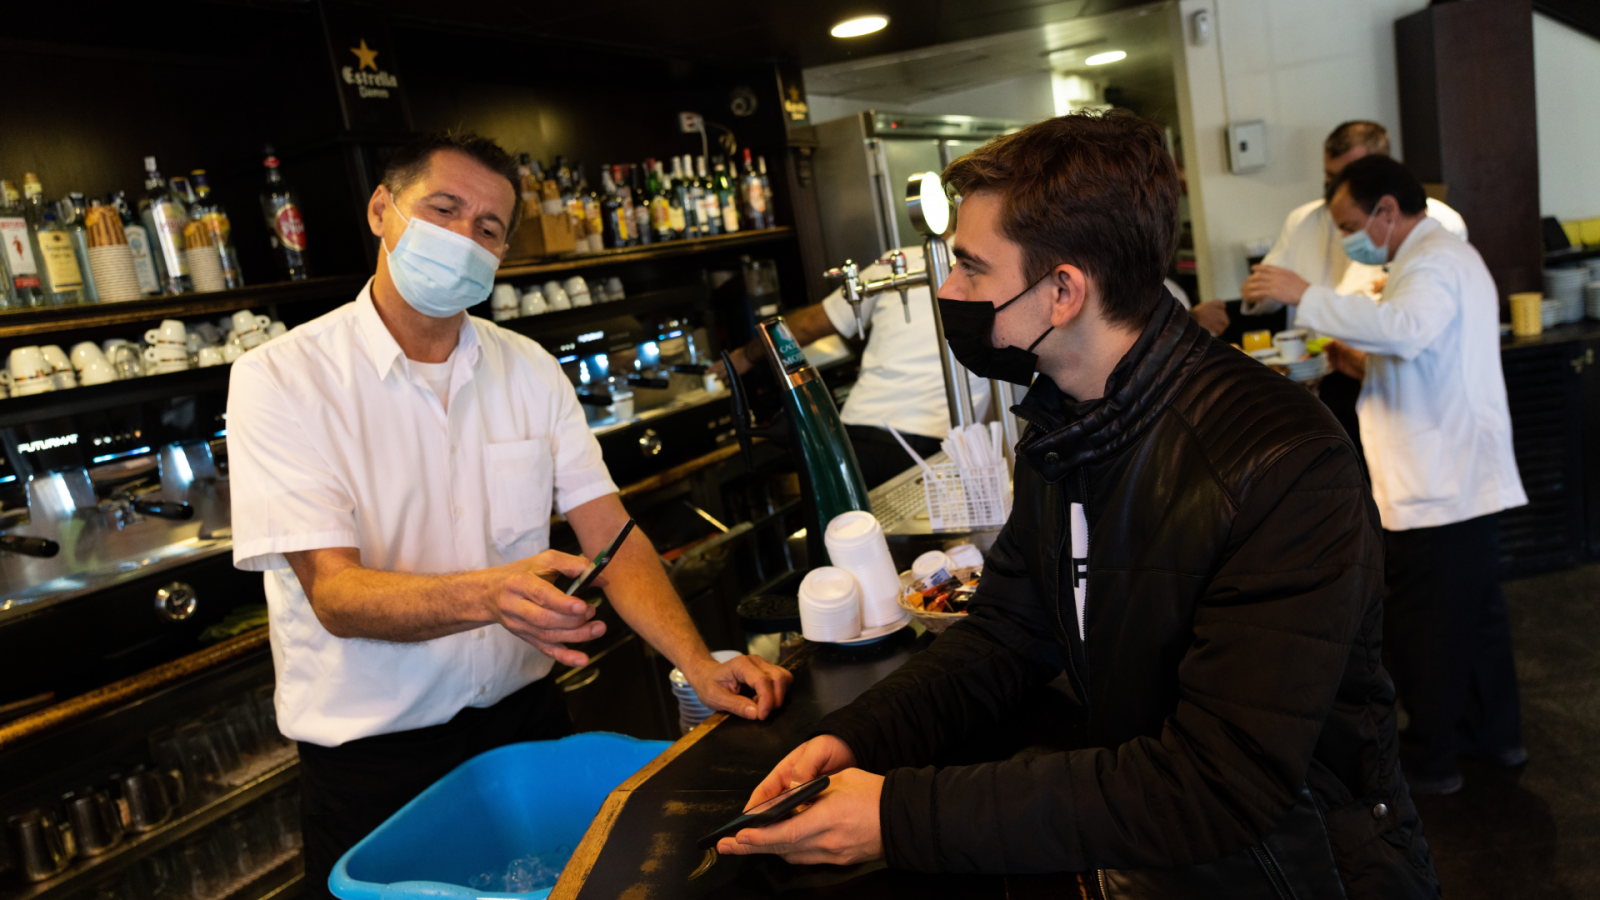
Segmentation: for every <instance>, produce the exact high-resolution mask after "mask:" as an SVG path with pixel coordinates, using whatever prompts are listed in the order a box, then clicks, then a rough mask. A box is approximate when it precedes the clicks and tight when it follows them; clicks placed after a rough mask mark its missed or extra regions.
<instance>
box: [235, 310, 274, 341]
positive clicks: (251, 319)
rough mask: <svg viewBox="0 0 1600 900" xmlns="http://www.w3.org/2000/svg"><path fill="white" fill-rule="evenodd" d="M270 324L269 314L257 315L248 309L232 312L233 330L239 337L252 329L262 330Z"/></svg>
mask: <svg viewBox="0 0 1600 900" xmlns="http://www.w3.org/2000/svg"><path fill="white" fill-rule="evenodd" d="M271 326H272V317H271V316H258V315H256V314H255V313H253V312H251V311H250V310H248V309H241V310H239V311H238V312H236V313H234V314H233V330H234V332H235V333H236V334H238V335H240V336H241V337H242V336H244V335H245V334H248V333H249V332H252V331H262V330H265V329H267V328H270V327H271Z"/></svg>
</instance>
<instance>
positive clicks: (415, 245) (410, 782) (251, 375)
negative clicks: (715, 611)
mask: <svg viewBox="0 0 1600 900" xmlns="http://www.w3.org/2000/svg"><path fill="white" fill-rule="evenodd" d="M367 218H368V222H369V223H370V225H371V228H372V232H373V234H376V235H378V236H379V237H380V238H382V241H383V249H384V252H383V254H382V255H381V256H380V257H379V260H378V267H377V272H376V274H375V275H374V277H373V279H372V280H371V281H370V282H369V283H368V285H367V286H366V287H365V288H364V289H362V291H361V293H360V295H359V296H357V297H356V299H355V301H354V302H352V303H349V304H346V305H345V306H342V307H340V308H339V309H337V310H334V311H333V312H331V313H329V314H328V315H325V316H323V317H321V318H319V319H317V320H315V321H313V322H310V323H308V324H306V325H303V326H301V327H300V328H296V329H295V330H294V331H292V332H290V333H289V334H288V335H287V336H286V337H283V338H280V339H278V340H276V341H273V342H271V343H270V344H268V345H264V346H263V347H261V348H260V349H257V350H254V351H252V352H250V353H249V354H247V355H246V356H244V357H243V358H242V359H240V361H239V362H238V363H236V364H235V365H234V368H233V373H232V376H231V378H230V385H229V395H228V445H229V457H230V460H231V465H232V479H231V480H232V484H233V536H234V562H235V565H237V566H239V567H240V568H243V569H251V570H258V571H262V572H264V573H265V582H266V595H267V609H268V615H269V620H270V627H271V643H272V659H273V666H274V669H275V670H276V677H277V689H276V694H275V705H276V707H277V716H278V726H279V728H280V729H281V730H282V731H283V733H284V735H285V736H287V737H289V738H292V739H294V740H297V741H299V745H300V771H301V776H300V779H301V785H302V798H303V803H302V809H301V812H302V818H303V825H304V833H305V866H306V873H307V878H306V884H307V885H308V887H309V890H311V891H312V892H313V894H314V895H321V896H328V894H327V878H328V875H329V873H330V872H331V870H332V868H333V865H334V863H336V862H337V861H338V858H339V857H340V856H341V855H342V854H343V853H344V852H345V851H346V850H347V849H349V848H350V847H351V846H353V845H354V844H355V842H356V841H358V840H360V839H361V838H362V837H363V836H365V835H366V834H367V833H368V832H370V831H371V830H372V829H373V828H375V827H376V826H378V825H379V824H381V823H382V822H383V821H384V820H385V819H386V818H388V817H389V816H390V815H391V814H393V813H394V812H395V811H396V810H398V809H399V808H400V807H401V806H403V805H404V804H405V803H406V802H407V801H409V800H410V799H411V798H412V797H413V796H415V795H416V794H417V793H418V792H420V791H421V790H422V789H424V788H426V787H427V786H428V785H429V784H431V783H433V782H434V781H436V780H437V779H438V778H440V777H441V776H443V775H444V774H445V773H447V772H449V771H450V770H451V769H452V768H454V767H455V766H457V765H459V764H460V763H462V762H464V761H465V760H467V759H468V758H470V757H472V756H474V755H476V754H478V753H481V752H483V751H485V750H488V749H491V748H493V747H496V746H500V745H503V744H507V743H512V742H516V741H526V740H539V739H545V738H555V737H560V736H562V735H564V734H566V733H568V732H570V731H571V728H572V725H571V721H570V719H569V718H568V716H567V712H566V707H565V701H564V700H563V697H562V693H561V690H560V688H559V687H558V686H557V685H555V684H553V682H552V680H551V679H549V678H548V677H547V676H548V675H549V674H550V671H551V668H552V666H553V665H554V663H556V662H560V663H562V664H565V665H568V666H580V665H584V664H585V663H586V662H587V657H586V656H585V654H583V653H582V652H580V651H578V650H575V649H572V648H570V647H568V646H566V645H567V644H569V643H581V642H584V641H589V640H593V639H595V638H598V637H600V636H601V635H602V634H603V633H604V625H603V623H601V622H597V621H591V619H592V617H593V615H594V610H593V609H591V608H590V607H589V606H588V605H587V604H585V603H584V602H583V601H582V600H579V599H577V598H575V597H569V596H566V595H565V594H563V593H562V592H561V591H560V590H558V589H557V588H556V587H555V586H554V585H553V584H551V581H550V579H553V578H556V577H559V576H562V575H566V576H571V575H576V574H578V573H579V572H581V571H582V570H583V569H584V567H585V566H586V564H587V560H585V559H584V558H582V557H578V556H571V555H568V554H565V553H558V552H556V551H553V550H550V549H549V530H550V518H551V514H552V512H560V513H561V514H563V515H564V516H566V518H567V521H568V522H570V523H571V525H572V528H573V531H574V532H576V534H577V537H578V541H579V543H580V544H581V545H582V547H583V550H584V552H585V553H588V554H591V555H592V554H594V553H598V552H599V551H600V550H601V549H602V548H603V547H605V546H606V545H607V544H609V543H610V542H611V540H612V539H613V538H614V537H615V536H616V534H617V533H618V531H619V530H620V529H621V528H622V526H623V524H624V523H625V522H627V520H628V513H627V511H626V510H624V509H623V507H622V503H621V501H620V500H619V499H618V496H617V488H616V486H615V485H614V484H613V483H612V481H611V477H610V475H609V474H608V473H607V471H606V466H605V463H604V462H603V461H602V460H601V457H600V447H599V445H598V443H597V442H596V441H595V439H594V437H593V435H591V434H590V433H589V430H588V428H587V426H586V425H585V422H584V416H583V411H582V409H581V408H580V406H579V405H578V401H577V397H576V395H575V394H574V392H573V389H572V385H571V384H570V383H569V382H568V381H567V379H566V377H565V376H564V375H563V374H562V371H561V368H560V366H559V365H558V364H557V362H556V361H555V359H554V358H552V357H551V356H550V354H548V353H546V352H545V351H544V350H543V349H542V348H541V347H540V346H539V345H538V344H537V343H535V342H534V341H532V340H530V339H528V338H526V337H523V336H521V335H518V334H515V333H513V332H510V331H506V330H503V329H501V328H500V327H499V326H497V325H494V324H493V323H491V322H487V321H484V320H482V319H474V318H470V317H468V316H467V315H466V313H465V310H466V309H467V308H468V307H470V306H472V305H474V304H476V303H480V302H482V301H483V300H485V299H487V298H488V296H489V292H490V289H491V288H492V287H493V284H494V275H495V270H496V268H497V266H498V265H499V262H500V259H501V257H502V256H503V255H504V254H505V251H506V248H507V243H506V242H507V238H508V236H509V235H510V233H511V231H512V229H513V228H514V227H515V225H516V218H517V174H516V167H515V164H514V162H513V161H512V159H511V157H510V156H508V155H507V154H506V153H505V151H503V150H502V149H500V148H499V147H498V146H496V145H495V144H494V143H493V142H492V141H489V140H487V139H483V138H478V137H476V136H474V135H445V136H431V137H428V138H424V139H421V140H419V141H417V142H416V143H415V144H413V145H411V146H408V147H405V148H402V149H401V150H399V151H398V152H396V154H395V155H394V157H393V158H392V159H391V161H390V162H389V165H388V168H387V170H386V171H385V173H384V178H383V184H382V185H381V186H380V187H378V189H377V190H376V191H375V192H374V193H373V195H372V199H371V200H370V201H369V204H368V207H367ZM603 584H604V587H605V591H606V596H607V598H608V599H609V600H610V602H611V603H612V604H614V605H615V607H616V609H617V612H618V613H619V614H620V615H621V616H622V618H623V619H624V620H625V621H626V622H627V623H628V624H629V625H630V626H631V627H632V628H633V629H634V630H635V631H636V632H637V633H638V634H639V635H640V636H641V637H643V638H644V639H645V640H647V641H649V642H650V643H651V644H652V645H653V646H655V647H656V649H658V650H660V651H661V653H662V654H663V655H665V656H666V657H667V658H668V659H670V660H672V662H673V663H674V664H675V665H677V666H678V667H679V668H680V669H682V670H683V671H684V673H685V674H686V675H687V676H688V678H689V681H690V683H691V684H692V685H693V686H694V688H695V690H696V691H697V692H698V693H699V695H700V698H701V699H702V700H703V701H705V702H706V704H707V705H709V706H711V707H713V708H716V709H722V710H728V711H731V712H733V713H736V714H739V715H742V716H745V717H747V718H764V717H766V715H767V714H768V713H769V712H770V711H771V710H772V709H773V708H774V707H775V706H777V705H778V704H780V703H782V701H783V695H784V691H785V689H786V687H787V685H788V683H789V680H790V676H789V674H788V673H787V672H786V671H784V670H782V669H779V668H777V667H775V666H772V665H769V664H767V663H766V662H764V661H762V660H760V659H759V658H756V657H750V656H741V657H738V658H736V659H735V660H733V661H732V662H729V663H726V664H722V665H719V664H717V663H716V662H715V661H714V660H713V659H712V658H711V656H710V654H709V653H708V652H707V650H706V646H705V644H704V643H703V642H702V641H701V639H700V636H699V634H698V633H697V632H696V631H695V628H694V625H693V623H692V622H691V621H690V619H689V616H688V613H687V612H686V611H685V609H684V607H683V604H682V602H681V601H680V600H679V599H678V597H677V595H676V593H675V592H674V591H673V588H672V585H671V583H670V582H669V581H668V580H667V578H666V573H665V571H664V570H663V568H662V566H661V562H660V559H659V557H657V555H656V553H655V550H654V549H653V547H652V545H651V543H650V540H649V538H647V537H646V536H645V535H644V534H643V533H641V532H640V531H639V530H637V529H635V531H634V532H633V534H632V535H631V536H630V537H629V538H628V540H627V542H626V543H625V544H624V545H623V547H622V549H621V551H620V552H619V554H618V555H617V556H616V558H615V559H614V561H613V562H612V563H611V565H610V567H609V568H608V569H607V570H606V572H605V575H604V582H603ZM741 686H748V687H750V688H753V689H754V693H755V695H756V696H755V697H754V698H753V699H751V698H746V697H743V696H740V695H739V693H738V691H739V690H740V688H741ZM579 762H580V761H576V760H575V761H574V765H575V766H576V765H578V763H579Z"/></svg>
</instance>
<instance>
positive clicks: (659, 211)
mask: <svg viewBox="0 0 1600 900" xmlns="http://www.w3.org/2000/svg"><path fill="white" fill-rule="evenodd" d="M650 224H651V225H654V226H655V229H656V231H667V230H669V229H670V228H672V206H671V205H670V204H668V203H667V198H666V197H656V198H654V199H652V200H651V201H650Z"/></svg>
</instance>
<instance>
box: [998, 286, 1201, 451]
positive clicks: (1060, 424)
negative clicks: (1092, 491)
mask: <svg viewBox="0 0 1600 900" xmlns="http://www.w3.org/2000/svg"><path fill="white" fill-rule="evenodd" d="M1163 297H1164V299H1163V302H1162V303H1161V304H1160V305H1158V306H1157V308H1156V312H1155V315H1153V316H1151V317H1150V322H1149V323H1148V324H1147V325H1145V327H1144V331H1142V332H1140V334H1139V339H1138V340H1137V341H1135V342H1134V344H1133V346H1132V347H1131V348H1129V350H1128V352H1127V353H1126V354H1124V355H1123V357H1122V360H1121V361H1120V362H1118V363H1117V365H1116V368H1114V369H1112V370H1111V375H1110V377H1108V378H1107V379H1106V391H1105V395H1104V396H1103V397H1101V398H1100V399H1098V400H1089V401H1084V402H1079V401H1077V400H1075V399H1073V398H1072V397H1071V396H1069V395H1067V394H1065V393H1063V392H1062V391H1061V389H1060V388H1058V387H1056V384H1055V382H1054V381H1052V380H1051V379H1050V378H1049V377H1048V376H1043V375H1041V376H1040V377H1039V378H1038V379H1037V380H1035V381H1034V383H1033V387H1032V388H1030V389H1029V391H1028V394H1027V396H1025V397H1023V398H1022V402H1021V403H1020V404H1018V405H1017V406H1015V407H1013V408H1012V411H1013V412H1015V413H1016V414H1017V415H1018V416H1019V417H1021V418H1023V419H1026V420H1028V422H1029V423H1030V425H1031V426H1032V427H1030V428H1029V429H1028V434H1027V436H1026V437H1024V439H1023V441H1022V443H1021V449H1022V451H1023V453H1024V454H1025V455H1026V456H1027V457H1028V461H1029V462H1030V463H1032V464H1033V467H1034V468H1035V469H1037V470H1038V471H1039V473H1040V474H1041V475H1043V476H1044V478H1045V480H1046V481H1056V480H1057V479H1059V478H1061V477H1062V476H1063V475H1065V474H1067V473H1068V472H1070V471H1072V470H1073V469H1076V468H1078V467H1079V466H1083V465H1086V464H1088V463H1093V462H1096V461H1098V460H1101V459H1105V458H1107V457H1110V456H1112V455H1114V454H1116V453H1118V452H1120V451H1121V450H1122V449H1123V448H1124V447H1127V446H1128V445H1130V444H1132V443H1133V442H1134V441H1136V440H1137V439H1138V438H1139V436H1140V435H1142V434H1143V433H1144V431H1145V429H1146V428H1148V427H1149V426H1150V425H1152V424H1154V422H1155V421H1156V419H1157V418H1159V416H1160V415H1161V413H1162V411H1163V410H1165V409H1166V407H1167V404H1168V403H1170V402H1171V400H1172V397H1173V396H1174V395H1176V394H1177V392H1178V390H1179V389H1180V388H1181V387H1182V386H1183V383H1184V381H1185V379H1186V378H1187V377H1188V374H1189V372H1190V371H1192V370H1193V369H1194V366H1195V365H1196V364H1197V363H1199V361H1200V359H1201V358H1202V357H1204V356H1205V353H1206V351H1207V349H1208V348H1209V346H1210V344H1211V336H1210V335H1208V334H1207V333H1206V332H1205V330H1204V329H1202V328H1201V327H1200V326H1199V325H1198V324H1197V323H1196V322H1195V321H1194V317H1193V316H1191V315H1189V313H1188V311H1187V310H1185V309H1184V308H1183V306H1182V305H1181V304H1179V303H1178V301H1177V300H1174V299H1173V298H1172V295H1170V294H1167V293H1166V292H1165V291H1163Z"/></svg>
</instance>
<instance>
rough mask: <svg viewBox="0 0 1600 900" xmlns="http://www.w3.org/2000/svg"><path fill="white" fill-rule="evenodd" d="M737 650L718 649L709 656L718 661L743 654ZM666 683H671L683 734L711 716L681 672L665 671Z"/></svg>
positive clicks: (709, 709) (721, 661) (725, 660)
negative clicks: (676, 699) (676, 700)
mask: <svg viewBox="0 0 1600 900" xmlns="http://www.w3.org/2000/svg"><path fill="white" fill-rule="evenodd" d="M743 655H744V654H742V653H740V652H739V651H737V650H718V651H716V652H715V653H713V654H711V658H712V659H714V660H716V661H717V662H719V663H725V662H727V661H728V660H730V659H733V658H735V657H738V656H743ZM667 683H669V684H671V685H672V693H673V695H674V696H676V697H677V698H678V728H679V730H681V731H682V732H683V733H684V734H688V733H689V732H691V731H693V730H694V727H695V726H696V725H699V724H700V723H701V722H704V721H705V720H706V719H708V718H710V716H711V708H710V707H708V706H706V705H705V704H704V703H701V702H700V695H699V694H696V693H695V692H694V688H692V687H690V686H689V679H687V678H685V677H683V672H681V671H679V670H677V669H673V670H672V671H671V672H668V673H667Z"/></svg>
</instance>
